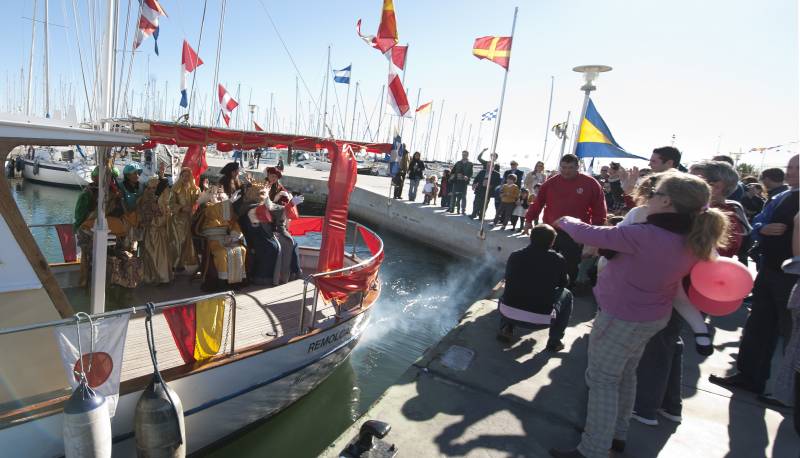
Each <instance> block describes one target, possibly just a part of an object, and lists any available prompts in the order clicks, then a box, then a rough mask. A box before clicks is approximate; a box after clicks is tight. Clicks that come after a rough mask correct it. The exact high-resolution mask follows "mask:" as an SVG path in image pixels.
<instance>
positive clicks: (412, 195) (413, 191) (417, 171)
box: [408, 151, 425, 202]
mask: <svg viewBox="0 0 800 458" xmlns="http://www.w3.org/2000/svg"><path fill="white" fill-rule="evenodd" d="M424 171H425V163H424V162H422V159H421V158H420V154H419V151H417V152H416V153H414V157H413V158H411V162H409V163H408V179H409V181H410V183H409V184H408V200H410V201H411V202H414V201H415V200H417V189H418V188H419V182H420V181H422V178H424V177H423V172H424Z"/></svg>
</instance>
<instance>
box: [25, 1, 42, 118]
mask: <svg viewBox="0 0 800 458" xmlns="http://www.w3.org/2000/svg"><path fill="white" fill-rule="evenodd" d="M38 3H39V1H38V0H33V16H32V20H31V54H30V57H29V58H28V94H27V96H26V100H25V114H26V115H28V116H30V114H31V100H32V99H33V97H32V96H33V52H34V50H35V49H36V6H37V4H38Z"/></svg>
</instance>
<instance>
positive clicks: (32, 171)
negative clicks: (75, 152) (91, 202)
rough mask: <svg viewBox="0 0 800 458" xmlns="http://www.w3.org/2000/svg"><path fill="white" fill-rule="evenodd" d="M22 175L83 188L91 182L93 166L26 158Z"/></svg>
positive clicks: (40, 181) (26, 178)
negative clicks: (37, 161)
mask: <svg viewBox="0 0 800 458" xmlns="http://www.w3.org/2000/svg"><path fill="white" fill-rule="evenodd" d="M24 165H25V166H24V168H23V169H22V177H23V178H24V179H25V180H29V181H33V182H36V183H41V184H49V185H53V186H63V187H71V188H82V187H84V186H87V185H88V184H89V179H90V174H91V168H90V167H89V166H86V165H83V164H78V163H75V164H68V163H57V162H49V161H40V162H39V164H38V167H37V166H36V162H35V161H31V160H29V159H25V161H24Z"/></svg>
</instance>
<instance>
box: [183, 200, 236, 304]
mask: <svg viewBox="0 0 800 458" xmlns="http://www.w3.org/2000/svg"><path fill="white" fill-rule="evenodd" d="M198 204H199V205H200V208H201V210H200V211H201V212H202V213H201V215H200V217H199V218H198V219H197V221H196V223H195V228H196V230H195V231H196V232H198V233H200V234H201V235H202V236H203V237H204V238H205V240H206V249H205V251H204V252H205V253H206V254H204V255H203V256H208V258H206V259H204V260H203V289H205V290H221V289H225V288H227V286H228V285H237V284H239V283H242V282H243V281H244V280H245V279H246V278H247V274H246V272H245V264H244V261H245V256H246V255H247V250H246V249H245V247H244V245H243V243H242V241H243V240H242V230H241V228H240V227H239V224H238V223H237V221H236V217H235V213H234V212H233V208H232V203H231V201H230V200H229V199H228V196H227V195H226V194H225V193H223V192H220V190H219V188H217V187H215V186H212V187H211V188H210V189H209V191H208V192H204V193H203V195H202V196H201V197H200V199H199V201H198Z"/></svg>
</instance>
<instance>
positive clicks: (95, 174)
mask: <svg viewBox="0 0 800 458" xmlns="http://www.w3.org/2000/svg"><path fill="white" fill-rule="evenodd" d="M111 175H112V176H113V177H114V178H119V169H118V168H116V167H111ZM98 176H100V168H99V167H95V168H94V169H92V178H95V177H98Z"/></svg>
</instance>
